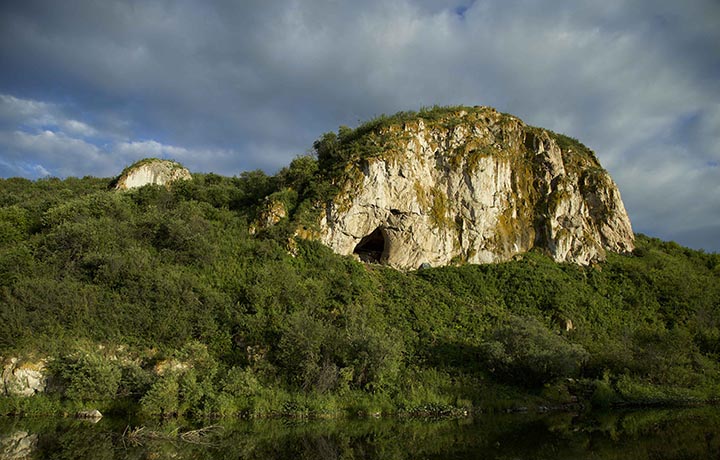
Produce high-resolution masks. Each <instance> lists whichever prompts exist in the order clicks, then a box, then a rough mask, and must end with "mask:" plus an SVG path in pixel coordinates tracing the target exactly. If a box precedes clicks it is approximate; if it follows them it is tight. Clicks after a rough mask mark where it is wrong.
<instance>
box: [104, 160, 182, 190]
mask: <svg viewBox="0 0 720 460" xmlns="http://www.w3.org/2000/svg"><path fill="white" fill-rule="evenodd" d="M190 179H192V176H191V175H190V171H188V170H187V169H186V168H185V167H183V165H181V164H180V163H178V162H175V161H170V160H158V159H155V158H150V159H145V160H140V161H138V162H136V163H135V164H133V165H132V166H129V167H127V168H125V170H124V171H123V172H122V174H120V177H118V179H117V181H116V182H115V189H116V190H128V189H131V188H137V187H142V186H143V185H149V184H154V185H169V184H171V183H173V182H175V181H178V180H190Z"/></svg>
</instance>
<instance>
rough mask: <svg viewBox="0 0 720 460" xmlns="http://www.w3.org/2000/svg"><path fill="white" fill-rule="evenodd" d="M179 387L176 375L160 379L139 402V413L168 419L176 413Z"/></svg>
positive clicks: (171, 374) (178, 403)
mask: <svg viewBox="0 0 720 460" xmlns="http://www.w3.org/2000/svg"><path fill="white" fill-rule="evenodd" d="M179 393H180V385H179V383H178V375H177V374H173V373H170V374H167V375H164V376H162V377H160V378H159V379H158V380H157V381H156V382H155V383H154V384H153V385H152V387H151V388H150V390H149V391H148V392H147V393H146V394H145V396H143V398H142V399H141V400H140V412H141V413H142V414H143V415H146V416H153V417H169V416H172V415H176V414H177V413H178V408H179V405H180V402H179V399H180V398H179Z"/></svg>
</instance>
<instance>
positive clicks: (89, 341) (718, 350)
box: [0, 127, 720, 417]
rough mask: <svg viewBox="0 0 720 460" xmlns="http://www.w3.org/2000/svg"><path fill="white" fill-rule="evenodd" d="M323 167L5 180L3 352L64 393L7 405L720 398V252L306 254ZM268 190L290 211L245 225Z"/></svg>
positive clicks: (299, 164)
mask: <svg viewBox="0 0 720 460" xmlns="http://www.w3.org/2000/svg"><path fill="white" fill-rule="evenodd" d="M361 128H362V127H361ZM361 128H358V129H361ZM362 129H365V128H362ZM347 136H352V135H351V134H350V132H348V133H346V134H343V129H342V128H341V134H340V138H343V137H344V138H345V139H346V140H347V139H350V137H347ZM321 140H322V139H321ZM319 142H320V141H319ZM317 148H318V146H317V145H316V149H317ZM319 153H320V152H319V151H318V154H319ZM323 168H324V166H323V161H322V158H320V159H319V160H316V159H315V158H313V157H309V156H306V157H299V158H297V159H296V160H294V161H293V162H292V163H291V164H290V165H289V166H288V167H287V168H284V169H283V170H281V171H280V172H279V173H278V174H277V175H275V176H267V175H265V174H264V173H262V172H259V171H253V172H248V173H243V174H242V175H240V176H239V177H232V178H231V177H222V176H218V175H215V174H195V175H194V180H193V181H182V182H178V183H176V184H174V185H173V187H172V188H171V189H166V188H164V187H157V186H145V187H141V188H139V189H135V190H131V191H129V192H127V193H114V192H111V191H109V190H108V188H107V186H108V183H109V180H108V179H97V178H90V177H86V178H83V179H77V178H68V179H65V180H58V179H42V180H38V181H35V182H31V181H28V180H25V179H4V180H0V356H4V357H10V356H20V357H23V358H27V359H29V360H32V359H37V358H39V357H43V356H46V357H49V358H50V360H51V361H50V364H49V366H50V369H51V370H52V372H53V374H54V376H55V379H56V383H57V385H54V387H53V388H54V390H53V392H50V393H49V394H48V396H47V397H46V398H31V399H14V398H4V399H0V413H23V412H25V413H43V412H47V411H52V410H58V408H57V407H58V406H57V404H66V405H67V404H71V405H72V404H75V405H92V406H94V407H101V408H109V409H112V408H115V409H116V410H131V411H136V410H137V411H140V412H142V413H144V414H147V415H149V416H171V415H187V416H195V417H199V416H207V415H224V416H231V415H239V414H245V415H272V414H288V415H304V416H311V415H318V416H321V415H327V414H337V413H342V412H348V413H358V412H362V413H376V412H382V413H388V412H396V413H397V412H399V413H408V414H425V415H427V414H435V415H443V414H444V415H448V414H457V413H462V411H464V410H469V409H481V410H493V409H503V408H507V407H513V406H517V405H528V404H535V405H537V404H545V405H547V404H554V405H562V404H566V403H570V402H573V401H575V400H576V398H579V399H580V400H584V401H592V403H593V404H596V405H607V404H637V403H642V404H667V403H687V402H702V401H708V400H713V399H715V398H717V395H718V394H719V392H720V364H719V362H720V255H718V254H706V253H704V252H702V251H693V250H690V249H687V248H683V247H681V246H678V245H677V244H675V243H670V242H662V241H659V240H657V239H654V238H649V237H645V236H642V235H639V236H638V238H637V241H636V245H637V249H636V250H635V251H634V252H633V254H631V255H624V256H621V255H615V254H610V255H609V257H608V260H607V262H605V263H603V264H600V265H596V266H591V267H579V266H576V265H566V264H556V263H554V262H553V261H552V260H550V259H549V258H547V257H545V256H543V255H542V254H536V253H529V254H527V255H525V256H523V257H520V258H518V259H517V260H514V261H511V262H508V263H503V264H497V265H482V266H463V267H445V268H433V269H426V270H420V271H417V272H410V273H401V272H397V271H395V270H392V269H388V268H385V267H382V266H374V265H370V266H367V265H363V264H361V263H359V262H356V261H355V260H354V259H352V258H350V257H341V256H338V255H336V254H333V253H332V252H331V251H330V250H329V249H328V248H326V247H324V246H322V245H321V244H319V243H316V242H311V241H304V240H297V241H294V255H291V254H289V253H288V251H287V242H288V238H289V237H290V236H291V235H292V233H293V232H294V230H295V229H296V228H297V223H298V222H301V221H302V219H301V218H302V216H303V215H310V207H311V206H312V203H313V200H318V199H321V198H322V197H325V196H327V194H328V193H329V192H330V191H331V190H332V187H333V181H332V174H331V173H330V172H328V171H330V170H328V169H323ZM268 196H270V197H274V199H278V200H280V201H282V202H283V203H285V204H286V206H287V208H288V209H289V210H290V215H289V216H288V217H287V218H285V219H282V220H281V221H280V222H279V223H278V224H277V225H275V226H273V227H271V228H268V229H265V230H262V231H260V232H259V233H256V234H255V235H251V234H250V232H249V224H250V223H251V222H252V221H253V220H254V219H255V216H256V210H257V209H258V208H260V207H261V206H262V204H263V202H264V201H265V200H266V197H268ZM32 401H35V402H32Z"/></svg>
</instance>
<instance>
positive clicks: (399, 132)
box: [315, 107, 634, 269]
mask: <svg viewBox="0 0 720 460" xmlns="http://www.w3.org/2000/svg"><path fill="white" fill-rule="evenodd" d="M364 136H366V138H365V139H364V140H363V142H364V144H363V145H370V146H372V148H373V149H374V150H373V153H372V154H370V155H358V156H356V157H354V158H351V159H350V161H348V162H347V164H346V165H345V166H344V170H343V175H342V178H341V179H340V180H338V181H337V183H336V185H337V186H338V187H339V190H340V191H339V193H338V194H337V195H336V196H335V197H334V198H333V199H332V200H330V201H328V202H327V203H325V205H324V206H325V208H324V209H322V210H321V211H319V212H320V214H321V218H320V223H319V232H317V234H316V236H315V237H316V238H317V239H319V240H320V241H322V242H323V243H325V244H326V245H328V246H329V247H330V248H332V249H333V250H334V251H335V252H337V253H339V254H343V255H350V254H356V255H357V257H359V258H360V259H361V260H364V261H368V262H379V263H384V264H387V265H390V266H392V267H395V268H399V269H417V268H419V267H420V266H421V265H423V264H425V265H424V266H427V265H428V264H429V265H431V266H433V267H436V266H442V265H448V264H452V263H462V262H467V263H490V262H501V261H506V260H509V259H511V258H512V257H514V256H515V255H517V254H521V253H524V252H527V251H529V250H531V249H533V248H539V249H540V250H542V251H544V252H546V253H547V254H549V255H550V256H552V257H553V258H554V259H555V260H556V261H558V262H574V263H578V264H589V263H591V262H593V261H598V260H603V259H604V258H605V257H606V251H615V252H627V251H631V250H632V249H633V247H634V235H633V231H632V227H631V225H630V220H629V218H628V215H627V213H626V211H625V207H624V205H623V202H622V200H621V197H620V192H619V191H618V189H617V186H616V185H615V183H614V182H613V180H612V179H611V178H610V175H609V174H608V173H607V172H606V171H605V170H604V169H602V167H601V166H600V163H599V162H598V161H597V159H596V158H595V155H594V154H593V152H592V151H590V150H589V149H588V148H587V147H585V146H583V145H582V144H580V143H579V142H577V141H576V140H574V139H571V138H568V137H566V136H562V135H559V134H555V133H553V132H551V131H547V130H543V129H539V128H534V127H530V126H527V125H525V124H524V123H523V122H522V121H520V120H519V119H517V118H515V117H513V116H510V115H506V114H502V113H499V112H497V111H496V110H494V109H492V108H489V107H476V108H467V109H462V110H457V111H449V112H447V113H445V114H444V115H442V116H439V117H438V116H435V117H433V118H431V119H430V118H428V119H424V118H423V117H422V116H418V117H416V118H415V119H411V120H403V121H402V122H401V123H397V124H392V123H391V124H389V125H386V126H383V127H380V128H378V129H376V130H374V131H371V132H369V133H366V134H364ZM341 142H342V139H341Z"/></svg>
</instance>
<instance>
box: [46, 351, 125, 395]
mask: <svg viewBox="0 0 720 460" xmlns="http://www.w3.org/2000/svg"><path fill="white" fill-rule="evenodd" d="M54 367H55V370H56V374H57V375H58V376H59V377H60V379H61V385H62V387H63V388H64V394H65V397H66V398H68V399H70V400H73V401H99V400H106V399H111V398H113V397H114V396H115V394H116V393H117V390H118V386H119V384H120V377H121V374H122V373H121V370H120V367H119V366H118V364H117V362H115V361H112V360H110V359H108V358H107V357H105V356H102V355H101V354H99V353H97V352H87V351H85V352H83V351H78V352H75V353H72V354H68V355H65V356H62V357H61V358H60V359H58V360H57V362H56V363H55V364H54Z"/></svg>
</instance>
